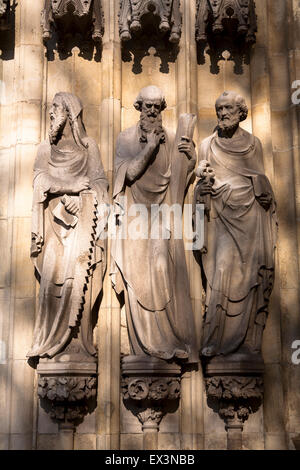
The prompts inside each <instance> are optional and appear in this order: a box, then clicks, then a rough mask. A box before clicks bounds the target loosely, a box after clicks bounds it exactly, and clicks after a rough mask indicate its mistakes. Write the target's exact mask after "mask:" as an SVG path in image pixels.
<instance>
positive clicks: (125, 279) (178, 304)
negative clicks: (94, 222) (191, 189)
mask: <svg viewBox="0 0 300 470" xmlns="http://www.w3.org/2000/svg"><path fill="white" fill-rule="evenodd" d="M165 138H166V140H165V143H164V144H160V146H159V150H158V152H157V154H156V156H155V155H154V156H153V158H152V160H151V161H150V163H149V164H148V166H147V168H146V170H145V171H144V173H143V174H142V175H141V176H139V177H138V178H137V179H136V180H135V181H134V182H132V183H130V182H128V181H127V180H126V172H127V169H128V166H129V165H130V163H131V161H132V159H134V158H135V157H136V156H137V155H138V154H139V153H140V152H141V150H142V148H143V145H145V143H142V142H141V140H142V139H141V132H140V128H139V126H134V127H132V128H130V129H127V130H125V131H124V132H122V133H121V134H120V135H119V137H118V140H117V148H116V160H115V185H114V193H113V197H114V204H115V210H116V212H117V213H118V214H119V215H118V219H119V225H118V226H117V237H116V239H115V240H113V241H112V258H113V263H112V272H111V275H112V282H113V285H114V287H115V290H116V291H117V292H118V293H120V292H122V291H124V294H125V306H126V315H127V327H128V333H129V340H130V345H131V350H132V353H133V354H135V355H145V354H147V355H150V356H155V357H158V358H161V359H166V360H168V359H172V358H176V357H177V358H181V359H186V360H188V361H190V362H197V361H198V357H197V356H198V354H197V351H196V346H195V328H194V319H193V312H192V306H191V300H190V296H189V283H188V275H187V268H186V261H185V253H184V245H183V241H182V240H174V237H173V235H174V234H173V233H172V229H170V227H167V226H164V227H163V225H164V222H163V221H161V222H160V223H159V226H160V228H162V229H164V230H165V232H164V233H167V232H168V234H169V235H168V237H166V238H165V239H163V238H162V237H161V236H160V238H159V239H151V238H150V236H149V235H150V233H151V228H153V226H154V223H155V222H157V220H158V219H155V218H152V221H151V222H150V218H151V214H150V211H151V204H156V205H158V206H159V207H162V205H163V204H175V203H177V204H180V206H182V204H183V197H184V194H183V193H182V194H181V195H180V196H179V197H178V196H177V200H175V198H174V197H173V196H172V194H178V192H176V190H175V189H176V188H173V186H174V182H175V180H176V177H177V180H176V181H177V182H178V180H179V179H181V178H182V179H183V180H184V185H183V186H184V188H185V187H186V185H187V184H188V181H189V179H190V176H191V173H192V172H191V171H190V170H189V169H187V171H185V172H184V173H182V174H181V175H180V178H179V176H178V175H176V169H175V167H176V158H174V153H172V149H173V144H174V136H172V135H170V134H169V133H167V132H166V131H165ZM180 158H181V159H186V160H187V157H186V156H185V155H184V154H180ZM177 163H178V162H177ZM172 189H173V191H172ZM123 198H125V199H124V200H126V203H124V200H123ZM124 204H126V207H124ZM134 204H142V205H144V207H146V216H145V217H144V218H140V220H142V221H143V222H142V223H143V224H144V227H143V229H144V231H145V233H144V238H143V239H131V238H130V236H129V237H123V238H122V237H121V232H122V229H124V226H125V216H126V215H127V224H128V227H129V226H130V224H131V223H132V222H133V220H134V215H132V214H131V210H132V208H133V205H134ZM148 222H149V225H148V229H147V223H148Z"/></svg>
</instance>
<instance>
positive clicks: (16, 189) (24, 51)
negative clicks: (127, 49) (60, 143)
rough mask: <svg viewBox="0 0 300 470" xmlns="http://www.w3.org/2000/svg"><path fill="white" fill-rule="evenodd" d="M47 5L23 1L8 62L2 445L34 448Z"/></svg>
mask: <svg viewBox="0 0 300 470" xmlns="http://www.w3.org/2000/svg"><path fill="white" fill-rule="evenodd" d="M42 3H43V2H42V0H38V1H36V2H34V4H32V2H30V0H25V1H23V2H22V3H19V4H18V7H17V9H16V18H15V31H14V34H12V36H11V39H10V41H11V42H9V43H8V44H6V46H7V50H6V54H5V57H3V58H4V60H3V63H2V73H3V75H2V83H3V86H2V93H1V144H0V145H1V161H3V167H2V171H1V179H2V178H3V186H2V185H1V192H2V196H1V216H0V217H1V221H0V223H1V225H2V227H1V237H3V238H2V241H1V246H2V248H3V250H4V252H3V258H2V259H3V263H2V265H3V268H2V275H1V287H2V289H1V303H2V306H3V312H2V314H3V316H4V323H3V326H2V328H3V339H1V340H2V341H3V343H2V348H3V349H2V356H3V366H1V367H3V375H1V385H0V387H1V391H2V392H1V404H0V407H1V408H2V409H1V411H0V414H1V417H2V418H1V424H0V433H1V439H0V442H1V444H0V445H1V447H2V448H4V449H7V448H9V449H31V448H32V446H33V445H34V444H33V443H34V439H33V430H34V422H33V419H34V402H35V393H34V371H33V370H32V369H31V368H30V367H29V366H28V365H27V361H26V358H25V355H26V352H27V350H28V349H29V348H30V346H31V340H32V332H33V325H34V312H35V295H36V291H35V278H34V272H33V268H32V264H31V261H30V259H29V247H30V240H31V235H30V232H31V230H30V224H31V222H30V220H31V197H32V188H31V184H32V168H33V162H34V159H35V154H36V148H37V144H38V143H39V142H40V138H41V106H42V97H43V85H42V84H43V45H42V41H41V34H40V11H41V8H42ZM13 37H15V41H13ZM2 433H3V434H2ZM8 434H9V435H10V436H9V438H8Z"/></svg>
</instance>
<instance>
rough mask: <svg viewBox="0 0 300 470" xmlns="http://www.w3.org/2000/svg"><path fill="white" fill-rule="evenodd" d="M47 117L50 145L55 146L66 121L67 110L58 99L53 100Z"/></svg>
mask: <svg viewBox="0 0 300 470" xmlns="http://www.w3.org/2000/svg"><path fill="white" fill-rule="evenodd" d="M49 115H50V131H49V137H50V142H51V144H55V143H56V142H57V139H58V137H59V136H60V135H61V133H62V131H63V129H64V127H65V124H66V122H67V119H68V113H67V110H66V108H65V107H64V105H63V103H62V101H61V99H60V98H59V97H56V98H55V99H54V100H53V103H52V106H51V108H50V111H49Z"/></svg>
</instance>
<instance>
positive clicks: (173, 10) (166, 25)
mask: <svg viewBox="0 0 300 470" xmlns="http://www.w3.org/2000/svg"><path fill="white" fill-rule="evenodd" d="M181 23H182V17H181V13H180V0H121V1H120V13H119V31H120V38H121V41H123V42H126V41H129V40H130V39H132V38H133V37H136V36H138V35H141V34H142V32H145V30H146V29H148V28H149V26H151V30H152V33H154V34H157V35H159V36H166V35H167V36H168V40H169V41H170V42H171V43H174V44H178V43H179V41H180V36H181Z"/></svg>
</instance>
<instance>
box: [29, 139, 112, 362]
mask: <svg viewBox="0 0 300 470" xmlns="http://www.w3.org/2000/svg"><path fill="white" fill-rule="evenodd" d="M83 144H84V147H83V146H81V147H79V146H77V149H76V150H73V151H70V152H61V151H59V150H58V149H54V147H53V146H50V144H49V142H44V143H43V144H41V145H40V147H39V150H38V155H37V158H36V161H35V166H34V193H33V213H32V249H31V256H32V260H33V262H34V265H35V267H36V269H37V272H38V274H39V277H40V291H39V307H38V312H37V318H36V324H35V330H34V340H33V345H32V348H31V350H30V351H29V353H28V355H27V356H28V357H35V356H37V357H49V358H52V357H53V356H55V355H56V354H58V353H59V352H61V351H62V350H63V348H64V347H65V346H66V344H67V343H68V342H69V340H70V338H71V336H72V332H73V331H74V328H75V327H77V328H79V336H78V338H79V341H80V345H81V349H82V350H83V351H85V352H86V353H87V354H89V355H94V354H95V349H94V346H93V341H92V325H91V310H92V307H93V305H94V303H95V300H96V298H97V297H98V295H99V292H100V290H101V289H102V279H103V274H104V270H105V266H106V259H105V256H106V254H105V242H104V241H101V240H98V237H99V235H100V234H101V233H102V232H103V230H104V228H105V225H106V220H107V214H106V210H105V208H107V205H106V204H107V203H108V196H107V188H108V184H107V180H106V177H105V174H104V170H103V167H102V163H101V160H100V155H99V150H98V147H97V144H96V142H95V141H94V140H93V139H91V138H88V137H85V138H84V139H83ZM82 176H87V177H89V179H90V187H91V190H87V191H84V192H81V193H80V194H77V195H73V194H72V195H70V196H71V197H72V198H75V199H77V200H78V201H79V206H80V210H79V212H78V213H77V215H76V216H71V215H70V214H69V213H67V211H66V210H65V208H64V205H63V203H62V199H63V197H64V194H63V193H61V191H60V189H59V187H60V185H63V184H64V182H65V181H66V180H68V182H69V186H70V181H76V179H77V178H78V177H82ZM102 204H104V205H102ZM91 277H92V278H93V283H91Z"/></svg>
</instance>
